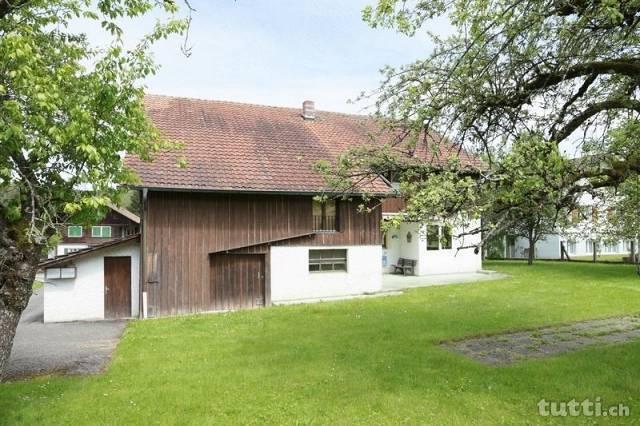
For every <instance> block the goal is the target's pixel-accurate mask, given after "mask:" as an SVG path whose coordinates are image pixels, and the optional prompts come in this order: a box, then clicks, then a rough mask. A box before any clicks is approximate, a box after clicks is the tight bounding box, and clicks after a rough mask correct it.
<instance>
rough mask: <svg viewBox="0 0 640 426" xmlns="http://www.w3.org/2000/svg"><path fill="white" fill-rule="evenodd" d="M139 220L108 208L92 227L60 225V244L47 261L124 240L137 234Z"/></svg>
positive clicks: (117, 208) (119, 210) (118, 210)
mask: <svg viewBox="0 0 640 426" xmlns="http://www.w3.org/2000/svg"><path fill="white" fill-rule="evenodd" d="M139 227H140V218H139V217H138V216H137V215H135V214H134V213H132V212H130V211H129V210H127V209H124V208H121V207H117V206H114V205H110V206H109V211H108V212H107V214H106V215H105V217H104V218H103V219H102V220H101V221H100V223H96V224H94V225H93V226H89V227H87V226H82V225H78V224H73V223H66V224H61V225H60V226H59V227H58V228H59V233H60V235H61V237H62V240H61V241H60V243H59V244H58V245H57V246H56V247H55V248H54V249H52V250H51V251H50V252H49V255H48V257H49V259H53V258H55V257H58V256H63V255H66V254H69V253H74V252H77V251H80V250H84V249H87V248H89V247H94V246H99V245H101V244H103V243H106V242H108V241H112V240H117V239H120V238H125V237H128V236H130V235H135V234H137V233H139V231H140V229H139Z"/></svg>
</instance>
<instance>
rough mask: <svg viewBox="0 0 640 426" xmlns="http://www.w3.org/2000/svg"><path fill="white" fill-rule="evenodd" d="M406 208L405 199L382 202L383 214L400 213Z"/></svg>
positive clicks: (389, 199) (391, 199) (387, 199)
mask: <svg viewBox="0 0 640 426" xmlns="http://www.w3.org/2000/svg"><path fill="white" fill-rule="evenodd" d="M406 207H407V203H406V202H405V200H404V198H400V197H396V198H386V199H384V200H383V201H382V212H383V213H398V212H399V211H401V210H403V209H405V208H406Z"/></svg>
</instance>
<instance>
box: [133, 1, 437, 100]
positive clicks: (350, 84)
mask: <svg viewBox="0 0 640 426" xmlns="http://www.w3.org/2000/svg"><path fill="white" fill-rule="evenodd" d="M370 3H371V1H366V0H364V1H362V0H347V1H339V0H315V1H303V0H298V1H290V0H269V1H264V0H263V1H258V0H235V1H234V0H216V1H204V0H202V1H195V0H194V1H193V2H192V5H193V6H194V7H195V8H196V9H197V12H196V13H195V14H194V15H193V23H192V28H191V35H190V39H191V45H192V48H193V50H192V55H191V56H190V57H189V58H186V57H185V56H184V55H183V54H182V53H181V52H180V43H181V40H179V39H177V38H174V39H172V40H170V41H167V42H163V43H161V44H159V45H158V46H157V47H156V49H155V51H156V61H157V62H158V63H160V64H161V65H162V69H161V70H160V72H159V73H158V75H156V76H154V77H153V78H150V79H149V80H148V81H147V82H146V84H147V86H148V92H150V93H156V94H167V95H177V96H187V97H199V98H206V99H221V100H232V101H240V102H252V103H259V104H268V105H279V106H292V107H298V106H300V105H301V104H302V101H303V100H305V99H311V100H314V101H315V102H316V108H318V109H323V110H332V111H342V112H356V113H358V112H363V107H365V106H366V105H367V103H360V104H358V105H350V104H348V103H347V100H348V99H353V98H355V97H357V95H358V94H359V93H360V92H361V91H363V90H364V91H369V90H372V89H375V88H376V87H377V86H378V82H379V81H380V79H381V77H380V73H379V70H380V68H381V67H383V66H384V65H385V64H391V65H400V64H404V63H408V62H411V61H414V60H416V59H419V58H423V57H425V55H426V54H427V53H428V52H429V51H430V49H431V45H430V44H429V42H428V40H427V38H426V36H424V35H422V36H420V35H419V36H417V37H415V38H408V37H406V36H403V35H400V34H397V33H395V32H394V31H392V30H387V29H372V28H370V27H369V26H367V25H366V24H365V23H364V22H363V21H362V19H361V11H362V8H363V7H364V6H365V5H367V4H370ZM124 27H125V32H127V31H128V32H129V34H132V35H135V34H137V33H139V31H140V24H139V23H132V24H125V25H124ZM431 30H434V31H438V30H439V28H437V27H436V28H431ZM441 30H442V31H446V30H447V26H446V25H441ZM369 103H370V102H369Z"/></svg>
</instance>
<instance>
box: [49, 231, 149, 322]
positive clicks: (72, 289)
mask: <svg viewBox="0 0 640 426" xmlns="http://www.w3.org/2000/svg"><path fill="white" fill-rule="evenodd" d="M105 256H130V257H131V314H132V316H133V317H136V316H138V306H139V304H138V296H139V295H138V289H139V283H140V280H139V272H140V268H139V245H138V243H137V242H136V241H132V242H130V243H127V244H123V245H121V246H118V247H114V248H111V249H104V250H98V251H96V252H94V253H90V254H87V255H85V256H81V257H79V258H77V259H75V260H73V264H74V265H75V267H76V268H77V271H76V278H74V279H65V280H45V283H44V322H59V321H84V320H101V319H104V258H105Z"/></svg>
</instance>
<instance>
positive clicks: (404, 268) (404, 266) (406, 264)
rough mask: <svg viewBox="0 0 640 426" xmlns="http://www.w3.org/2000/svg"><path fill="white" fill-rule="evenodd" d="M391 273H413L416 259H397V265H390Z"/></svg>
mask: <svg viewBox="0 0 640 426" xmlns="http://www.w3.org/2000/svg"><path fill="white" fill-rule="evenodd" d="M391 267H392V268H393V273H394V274H396V273H402V275H415V267H416V261H415V260H413V259H404V258H402V257H401V258H400V259H398V264H397V265H391Z"/></svg>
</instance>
